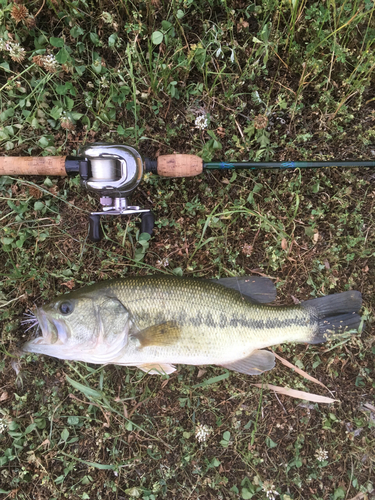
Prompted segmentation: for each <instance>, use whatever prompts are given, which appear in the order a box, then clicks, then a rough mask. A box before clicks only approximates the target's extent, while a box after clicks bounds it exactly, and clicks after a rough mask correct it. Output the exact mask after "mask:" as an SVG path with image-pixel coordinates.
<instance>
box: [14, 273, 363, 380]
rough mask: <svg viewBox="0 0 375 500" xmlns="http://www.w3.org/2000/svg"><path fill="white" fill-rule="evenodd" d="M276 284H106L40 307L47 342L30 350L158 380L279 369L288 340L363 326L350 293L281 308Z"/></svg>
mask: <svg viewBox="0 0 375 500" xmlns="http://www.w3.org/2000/svg"><path fill="white" fill-rule="evenodd" d="M274 298H275V290H274V287H273V284H272V282H271V281H270V280H268V279H262V278H254V277H245V278H240V279H223V280H216V282H215V280H212V281H206V280H199V279H186V278H177V277H172V276H164V275H156V276H144V277H143V276H142V277H129V278H124V279H116V280H109V281H104V282H101V283H97V284H95V285H91V286H87V287H84V288H82V289H80V290H77V291H74V292H71V293H68V294H66V295H61V296H59V297H57V298H56V299H55V300H54V301H53V302H52V303H51V304H49V305H47V306H43V307H41V308H38V309H37V311H36V318H37V320H38V322H39V325H40V328H41V331H42V336H40V337H37V338H35V339H34V340H31V341H29V342H27V343H26V344H24V346H23V348H22V349H23V351H25V352H34V353H40V354H47V355H49V356H54V357H56V358H60V359H69V360H76V361H86V362H89V363H98V364H108V363H111V364H116V365H126V366H137V367H138V368H140V369H141V370H144V371H146V372H149V373H152V374H155V373H158V374H162V373H172V372H173V371H175V365H176V364H188V365H219V366H223V367H226V368H228V369H230V370H235V371H237V372H241V373H247V374H249V375H258V374H260V373H263V372H265V371H267V370H271V369H272V368H273V367H274V364H275V356H274V354H273V353H272V352H270V351H267V350H263V349H264V348H265V347H269V346H273V345H276V344H281V343H283V342H304V343H310V344H316V343H320V342H325V341H326V340H327V339H328V338H329V337H330V336H331V335H332V334H336V333H341V332H343V331H345V330H349V329H356V328H358V325H359V324H360V321H361V318H360V316H359V315H358V314H357V313H358V311H359V310H360V308H361V305H362V299H361V294H360V293H359V292H356V291H348V292H343V293H339V294H334V295H328V296H325V297H321V298H318V299H312V300H308V301H306V302H303V303H301V304H299V305H294V306H288V307H277V306H271V305H267V304H264V303H263V304H262V303H261V302H270V301H272V300H273V299H274Z"/></svg>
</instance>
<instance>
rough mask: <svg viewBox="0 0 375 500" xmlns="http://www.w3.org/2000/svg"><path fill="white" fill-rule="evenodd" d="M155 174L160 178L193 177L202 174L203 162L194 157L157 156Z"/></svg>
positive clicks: (176, 155) (178, 155)
mask: <svg viewBox="0 0 375 500" xmlns="http://www.w3.org/2000/svg"><path fill="white" fill-rule="evenodd" d="M157 172H158V174H159V175H160V176H162V177H193V176H194V175H199V174H201V173H202V172H203V160H202V158H199V156H195V155H180V154H173V155H164V156H159V158H158V160H157Z"/></svg>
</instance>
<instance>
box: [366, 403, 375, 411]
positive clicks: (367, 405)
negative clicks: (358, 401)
mask: <svg viewBox="0 0 375 500" xmlns="http://www.w3.org/2000/svg"><path fill="white" fill-rule="evenodd" d="M363 406H364V407H365V408H367V409H368V410H370V411H373V412H374V413H375V406H374V405H372V404H370V403H365V404H364V405H363Z"/></svg>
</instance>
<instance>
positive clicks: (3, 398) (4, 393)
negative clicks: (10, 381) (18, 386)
mask: <svg viewBox="0 0 375 500" xmlns="http://www.w3.org/2000/svg"><path fill="white" fill-rule="evenodd" d="M6 399H8V393H7V392H6V391H5V392H3V393H2V395H1V396H0V401H5V400H6Z"/></svg>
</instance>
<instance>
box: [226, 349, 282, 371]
mask: <svg viewBox="0 0 375 500" xmlns="http://www.w3.org/2000/svg"><path fill="white" fill-rule="evenodd" d="M221 366H224V368H228V370H233V371H235V372H239V373H246V374H247V375H260V374H261V373H263V372H266V371H268V370H272V368H273V367H274V366H275V355H274V354H273V353H272V352H270V351H261V350H260V351H259V350H255V351H253V352H252V353H251V354H250V356H248V357H247V358H243V359H238V360H237V361H234V362H233V363H229V364H225V365H221Z"/></svg>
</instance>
